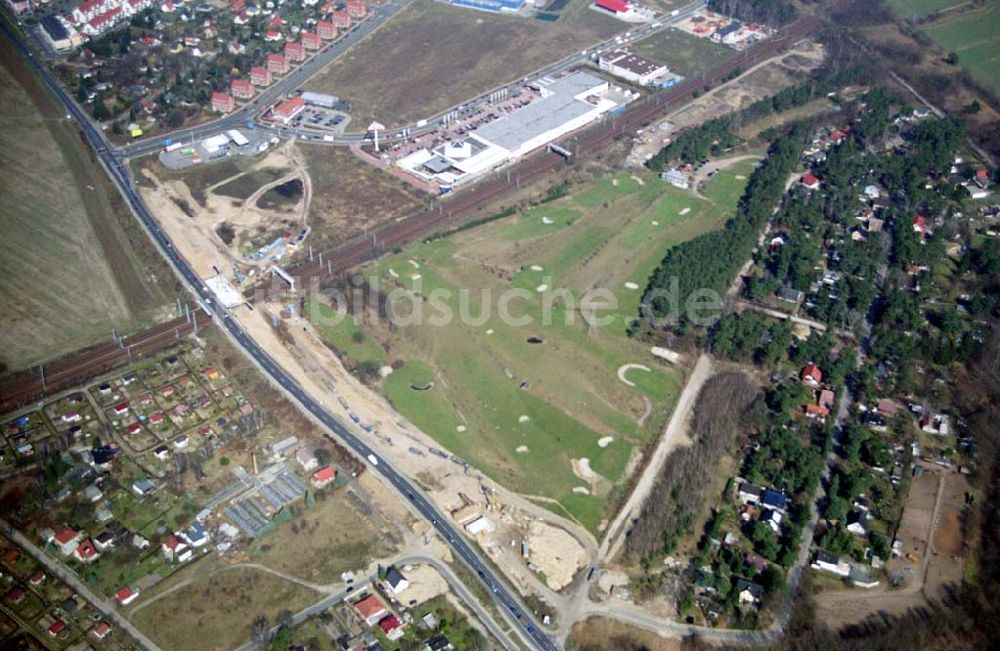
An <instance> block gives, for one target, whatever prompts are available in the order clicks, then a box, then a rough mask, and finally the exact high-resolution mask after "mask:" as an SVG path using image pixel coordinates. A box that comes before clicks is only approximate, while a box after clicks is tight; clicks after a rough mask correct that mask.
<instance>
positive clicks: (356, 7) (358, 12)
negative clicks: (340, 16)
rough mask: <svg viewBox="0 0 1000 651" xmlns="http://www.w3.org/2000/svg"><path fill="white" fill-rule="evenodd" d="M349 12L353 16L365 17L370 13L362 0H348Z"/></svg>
mask: <svg viewBox="0 0 1000 651" xmlns="http://www.w3.org/2000/svg"><path fill="white" fill-rule="evenodd" d="M346 8H347V13H348V15H350V16H351V18H364V17H365V14H366V13H368V12H367V10H366V9H365V3H364V2H362V0H347V7H346Z"/></svg>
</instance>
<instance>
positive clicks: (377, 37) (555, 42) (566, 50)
mask: <svg viewBox="0 0 1000 651" xmlns="http://www.w3.org/2000/svg"><path fill="white" fill-rule="evenodd" d="M587 5H588V2H587V1H586V0H571V2H570V3H569V4H568V5H567V6H566V7H565V8H564V9H562V11H560V18H559V20H558V21H556V22H546V21H542V20H532V19H527V20H526V19H524V18H520V17H517V16H504V15H499V14H492V13H487V12H483V11H475V10H472V9H466V8H462V7H454V6H450V5H446V4H442V3H436V2H431V1H430V0H416V1H415V2H414V3H413V4H412V5H411V6H410V7H409V8H407V9H405V10H403V11H401V12H400V13H399V14H398V15H397V16H396V17H395V18H393V19H392V20H391V21H390V22H389V23H387V24H386V25H384V26H382V27H381V28H379V30H378V31H377V32H375V34H373V35H372V36H371V37H369V38H368V39H366V40H365V41H364V42H363V43H360V44H358V45H357V46H355V47H354V48H352V49H351V50H350V51H349V52H347V53H346V54H344V56H342V57H340V58H338V59H337V60H336V61H335V62H333V63H332V64H331V65H330V67H329V68H328V69H327V70H325V71H323V72H321V73H320V74H319V75H318V76H317V77H315V78H314V79H313V80H312V81H310V82H309V83H307V84H306V88H307V89H308V90H315V91H319V92H329V93H334V94H335V95H337V96H338V97H342V98H344V99H346V100H348V101H350V102H351V105H352V111H351V112H352V113H353V114H354V116H355V119H354V120H352V121H351V127H349V128H351V129H364V128H365V127H366V126H367V125H368V124H369V122H370V121H371V120H373V119H377V120H379V121H380V122H382V123H383V124H385V125H387V126H389V127H393V126H398V125H402V124H405V123H408V122H412V121H414V120H418V119H420V118H427V117H430V116H431V115H433V114H435V113H437V112H439V111H442V110H444V109H446V108H447V107H449V106H454V105H456V104H459V103H461V102H462V101H464V100H466V99H470V98H472V97H475V96H477V95H479V94H481V93H484V92H486V91H488V90H489V89H491V88H494V87H496V86H499V85H501V84H504V83H508V82H511V81H514V80H516V79H519V78H521V77H523V76H525V75H527V74H529V73H531V72H533V71H535V70H537V69H539V68H542V67H545V66H546V65H548V64H550V63H554V62H555V61H557V60H559V59H561V58H563V57H565V56H568V55H570V54H573V53H574V52H578V51H580V50H583V49H585V48H588V47H590V46H591V45H594V44H596V43H598V42H601V41H603V40H606V39H607V38H609V37H612V36H614V35H615V34H617V33H619V32H624V31H625V30H626V29H627V28H628V24H627V23H623V22H621V21H618V20H615V19H614V18H611V17H610V16H606V15H601V14H599V13H597V12H595V11H592V10H590V9H589V8H588V7H587Z"/></svg>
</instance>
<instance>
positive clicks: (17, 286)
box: [0, 44, 164, 368]
mask: <svg viewBox="0 0 1000 651" xmlns="http://www.w3.org/2000/svg"><path fill="white" fill-rule="evenodd" d="M8 48H9V45H6V44H5V45H3V46H2V51H0V55H2V56H0V58H2V59H3V65H2V66H0V101H2V103H3V105H4V107H6V108H7V109H8V110H7V111H6V112H5V115H6V117H5V125H4V126H5V128H4V129H2V130H0V195H2V196H3V197H4V199H5V200H4V202H3V207H2V208H0V230H2V231H3V238H2V240H0V295H2V296H3V297H4V304H5V310H4V314H3V317H0V330H2V332H3V335H2V336H0V363H2V364H3V365H6V366H7V367H10V368H22V367H25V366H27V365H29V364H33V363H37V362H39V361H42V360H45V359H49V358H52V357H56V356H59V355H60V354H62V353H66V352H70V351H74V350H76V349H79V348H82V347H85V346H88V345H90V344H93V343H95V342H97V341H100V340H107V339H109V338H110V335H111V329H112V328H117V329H118V331H119V332H127V331H128V330H130V329H131V328H133V327H136V326H138V325H142V324H144V323H146V322H148V321H147V319H148V318H149V317H150V316H151V313H152V312H153V311H154V310H155V309H156V308H157V307H159V306H160V305H162V303H163V301H164V295H163V293H162V292H161V291H160V289H159V288H158V287H156V286H155V285H154V284H153V283H152V282H151V281H150V280H149V278H148V275H147V272H146V270H145V269H144V265H142V264H140V263H139V258H138V253H137V252H136V251H134V250H132V247H131V246H130V241H129V240H130V238H131V237H132V235H133V233H129V232H125V229H123V227H122V223H120V222H119V219H120V218H121V220H122V222H124V223H126V224H127V223H128V222H129V221H131V220H132V218H131V216H130V215H128V213H127V211H126V212H124V213H122V214H121V215H119V214H117V211H120V210H122V208H121V205H120V200H119V199H118V197H117V195H116V194H113V191H112V190H111V189H110V186H109V184H108V183H107V180H106V179H105V178H104V173H103V172H102V171H101V169H100V168H99V167H98V166H97V165H96V163H93V162H92V161H91V160H90V157H89V154H88V152H87V151H86V150H85V149H84V147H83V146H82V144H81V143H80V139H79V135H78V134H77V131H76V129H75V128H73V126H72V123H69V122H67V121H65V119H64V115H63V112H62V111H61V110H60V109H59V108H58V107H57V106H55V105H54V103H53V100H52V99H51V97H49V96H48V95H47V94H45V93H44V92H43V91H42V90H41V87H40V85H39V82H38V81H37V80H36V79H35V78H34V77H31V76H30V73H29V72H28V71H27V70H26V68H25V67H24V65H23V63H22V62H21V61H20V59H19V55H17V54H15V53H13V51H11V50H9V49H8ZM140 237H143V238H144V236H141V235H140ZM136 248H138V247H136Z"/></svg>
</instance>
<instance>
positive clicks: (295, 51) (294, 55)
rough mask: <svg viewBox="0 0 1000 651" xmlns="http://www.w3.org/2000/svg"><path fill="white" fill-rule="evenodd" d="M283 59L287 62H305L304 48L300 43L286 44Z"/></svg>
mask: <svg viewBox="0 0 1000 651" xmlns="http://www.w3.org/2000/svg"><path fill="white" fill-rule="evenodd" d="M285 58H286V59H288V60H289V61H305V59H306V48H305V46H304V45H302V43H286V44H285Z"/></svg>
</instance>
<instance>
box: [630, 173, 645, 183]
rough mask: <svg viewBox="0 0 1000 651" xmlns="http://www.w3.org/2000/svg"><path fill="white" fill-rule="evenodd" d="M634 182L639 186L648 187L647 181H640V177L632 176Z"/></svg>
mask: <svg viewBox="0 0 1000 651" xmlns="http://www.w3.org/2000/svg"><path fill="white" fill-rule="evenodd" d="M632 180H633V181H635V182H636V183H638V184H639V185H646V182H645V181H643V180H642V179H640V178H639V177H638V176H635V175H634V174H633V175H632Z"/></svg>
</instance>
